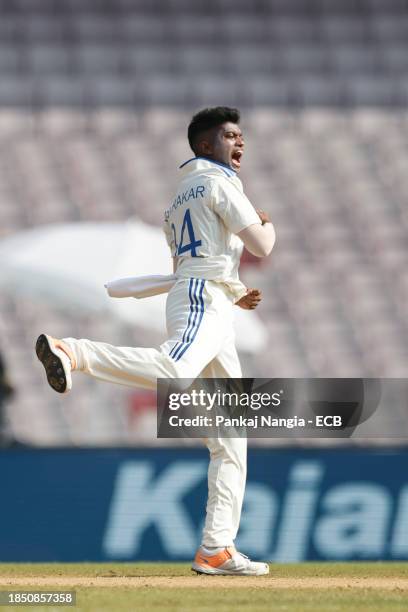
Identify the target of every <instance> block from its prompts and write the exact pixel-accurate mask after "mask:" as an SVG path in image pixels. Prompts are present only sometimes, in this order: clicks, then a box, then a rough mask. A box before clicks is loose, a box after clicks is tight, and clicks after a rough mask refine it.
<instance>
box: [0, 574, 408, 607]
mask: <svg viewBox="0 0 408 612" xmlns="http://www.w3.org/2000/svg"><path fill="white" fill-rule="evenodd" d="M270 570H271V571H270V574H269V576H261V577H258V578H253V577H251V578H244V577H240V578H237V577H220V576H197V575H195V574H193V573H192V572H191V570H190V567H189V565H187V564H181V563H180V564H159V563H151V564H149V563H140V564H139V563H134V564H103V563H78V564H59V563H56V564H0V590H3V591H4V590H40V591H50V590H52V591H56V590H75V591H76V594H77V606H76V607H75V608H73V607H71V608H68V607H62V606H36V607H33V608H31V606H30V607H28V606H25V607H21V606H4V607H3V606H2V607H1V610H10V611H13V610H14V611H15V610H19V609H22V610H23V609H24V610H27V609H30V608H31V609H35V610H44V611H48V612H50V611H51V610H61V609H66V610H69V609H71V610H84V611H87V610H91V611H95V612H99V611H100V610H109V611H110V612H116V611H120V610H129V611H130V610H131V611H135V612H136V611H138V610H166V612H173V611H174V612H175V611H177V612H182V611H183V612H184V611H185V612H192V611H193V610H198V611H200V612H201V611H202V612H204V611H205V612H210V611H211V612H231V611H234V612H240V611H241V610H244V611H251V612H252V611H257V610H259V611H266V610H268V611H269V610H273V611H281V610H282V611H283V610H286V611H288V612H297V611H309V610H310V611H318V612H320V611H321V612H328V611H333V612H337V611H347V612H349V611H353V612H354V611H356V612H358V611H362V610H364V611H367V612H376V611H377V610H379V611H383V610H387V611H388V610H390V611H391V610H401V611H402V610H404V611H405V610H407V609H408V563H392V562H390V563H302V564H296V565H290V564H289V565H280V564H272V565H271V566H270Z"/></svg>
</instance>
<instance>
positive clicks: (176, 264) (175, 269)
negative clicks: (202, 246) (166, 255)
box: [173, 257, 178, 274]
mask: <svg viewBox="0 0 408 612" xmlns="http://www.w3.org/2000/svg"><path fill="white" fill-rule="evenodd" d="M177 266H178V257H173V274H175V273H176V272H177Z"/></svg>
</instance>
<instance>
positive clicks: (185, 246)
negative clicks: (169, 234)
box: [171, 208, 201, 257]
mask: <svg viewBox="0 0 408 612" xmlns="http://www.w3.org/2000/svg"><path fill="white" fill-rule="evenodd" d="M171 228H172V230H173V236H174V244H175V248H176V252H175V256H177V255H182V254H183V253H187V252H188V251H191V257H198V256H199V255H198V253H197V247H199V246H201V240H196V237H195V234H194V228H193V223H192V221H191V214H190V209H189V208H187V210H186V212H185V214H184V218H183V223H182V226H181V236H180V242H179V243H178V244H177V236H176V228H175V226H174V223H172V224H171ZM186 231H187V234H188V236H187V237H186V236H185V233H186ZM185 240H189V242H185Z"/></svg>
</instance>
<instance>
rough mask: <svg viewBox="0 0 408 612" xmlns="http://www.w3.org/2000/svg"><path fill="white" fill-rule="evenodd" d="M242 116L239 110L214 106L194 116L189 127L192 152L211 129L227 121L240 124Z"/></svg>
mask: <svg viewBox="0 0 408 612" xmlns="http://www.w3.org/2000/svg"><path fill="white" fill-rule="evenodd" d="M240 118H241V116H240V113H239V110H238V109H237V108H230V107H229V106H214V107H212V108H204V109H203V110H201V111H199V112H198V113H196V114H195V115H194V117H193V118H192V119H191V121H190V125H189V126H188V132H187V134H188V142H189V144H190V147H191V148H192V150H193V151H194V153H195V152H196V151H195V147H196V145H197V140H198V137H199V136H200V135H201V134H202V133H203V132H206V131H207V130H210V129H211V128H214V127H218V126H219V125H222V124H223V123H226V122H227V121H230V122H231V123H239V120H240Z"/></svg>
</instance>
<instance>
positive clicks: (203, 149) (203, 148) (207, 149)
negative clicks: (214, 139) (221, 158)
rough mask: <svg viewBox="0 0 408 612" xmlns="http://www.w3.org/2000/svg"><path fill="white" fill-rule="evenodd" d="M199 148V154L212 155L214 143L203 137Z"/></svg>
mask: <svg viewBox="0 0 408 612" xmlns="http://www.w3.org/2000/svg"><path fill="white" fill-rule="evenodd" d="M197 150H198V156H200V155H202V156H204V157H205V156H207V155H212V154H213V152H214V148H213V146H212V143H211V142H210V140H209V139H207V138H203V139H202V140H200V142H199V143H198V146H197Z"/></svg>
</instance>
